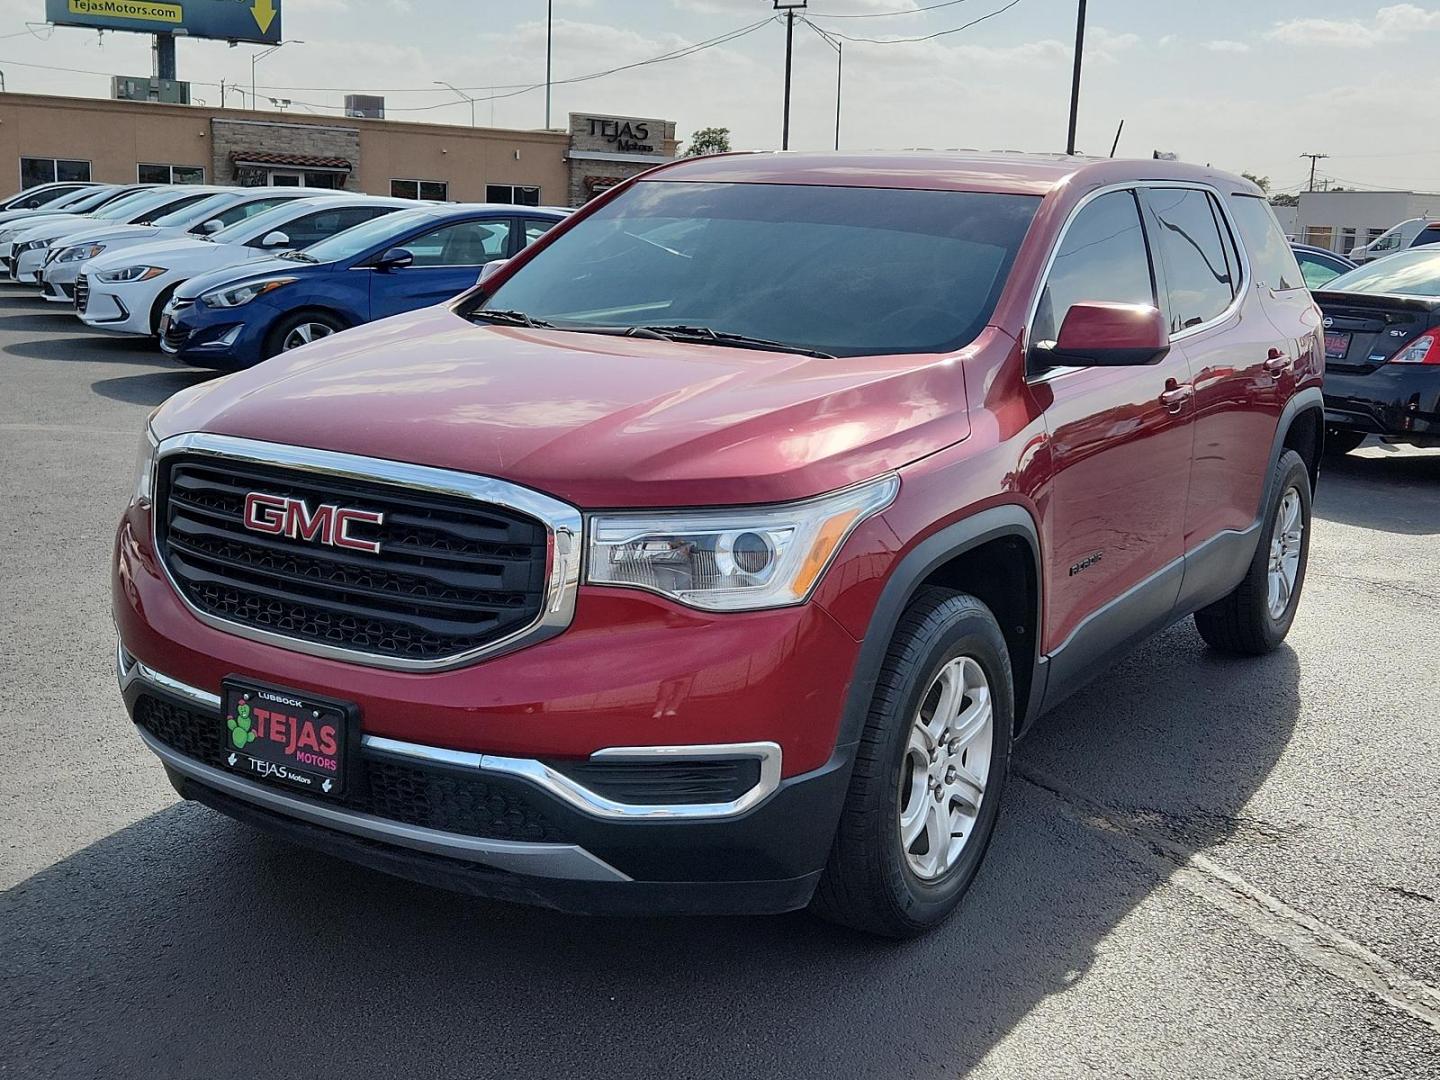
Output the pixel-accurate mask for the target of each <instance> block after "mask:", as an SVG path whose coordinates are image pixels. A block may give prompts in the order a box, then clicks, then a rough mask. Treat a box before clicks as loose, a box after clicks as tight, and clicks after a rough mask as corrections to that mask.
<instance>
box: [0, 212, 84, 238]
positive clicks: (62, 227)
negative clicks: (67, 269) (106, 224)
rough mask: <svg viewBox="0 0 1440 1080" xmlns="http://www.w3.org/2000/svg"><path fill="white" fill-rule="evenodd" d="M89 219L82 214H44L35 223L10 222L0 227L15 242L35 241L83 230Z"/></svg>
mask: <svg viewBox="0 0 1440 1080" xmlns="http://www.w3.org/2000/svg"><path fill="white" fill-rule="evenodd" d="M90 223H91V219H90V218H88V217H86V216H85V215H83V214H46V215H45V216H44V217H42V218H40V219H38V220H36V221H11V222H9V223H7V224H4V225H0V229H3V230H4V231H5V232H7V233H9V234H10V239H11V240H12V241H15V242H17V243H18V242H23V241H25V240H35V239H38V238H40V237H43V236H58V235H62V234H64V233H65V232H67V231H68V232H74V231H75V230H76V229H83V228H84V227H85V226H86V225H87V224H90Z"/></svg>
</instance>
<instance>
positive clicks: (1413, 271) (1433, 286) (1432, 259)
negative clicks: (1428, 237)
mask: <svg viewBox="0 0 1440 1080" xmlns="http://www.w3.org/2000/svg"><path fill="white" fill-rule="evenodd" d="M1325 291H1326V292H1354V293H1395V294H1399V295H1401V296H1440V252H1437V251H1435V250H1433V249H1430V248H1420V249H1419V250H1413V251H1402V252H1400V253H1399V254H1397V255H1390V256H1387V257H1386V258H1383V259H1379V260H1377V261H1375V262H1373V263H1367V264H1366V265H1364V266H1359V267H1356V268H1355V269H1354V270H1349V271H1347V272H1346V273H1343V274H1341V275H1340V276H1339V277H1337V278H1334V279H1333V280H1331V281H1329V282H1327V283H1326V285H1325Z"/></svg>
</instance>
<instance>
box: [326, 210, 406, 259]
mask: <svg viewBox="0 0 1440 1080" xmlns="http://www.w3.org/2000/svg"><path fill="white" fill-rule="evenodd" d="M432 216H433V214H432V213H431V212H430V211H428V210H401V211H398V212H397V213H394V214H386V215H384V216H383V217H378V218H372V219H371V220H369V221H366V222H363V223H362V224H360V225H356V226H354V227H353V228H350V229H346V230H345V231H344V232H339V233H336V234H335V235H334V236H331V237H327V238H326V239H324V240H321V241H320V242H319V243H317V244H311V245H310V246H309V247H308V248H306V249H305V254H306V255H309V256H310V258H312V259H314V260H315V261H316V262H322V263H330V262H339V261H341V260H342V259H353V258H354V257H355V256H356V255H359V254H360V253H361V252H363V251H368V250H370V249H371V248H372V247H374V246H375V245H376V244H383V243H384V242H385V239H386V238H387V237H390V236H395V235H397V234H400V233H404V232H405V231H406V230H408V229H409V228H410V227H411V226H412V225H418V224H420V223H421V222H423V221H425V220H426V219H428V218H430V217H432Z"/></svg>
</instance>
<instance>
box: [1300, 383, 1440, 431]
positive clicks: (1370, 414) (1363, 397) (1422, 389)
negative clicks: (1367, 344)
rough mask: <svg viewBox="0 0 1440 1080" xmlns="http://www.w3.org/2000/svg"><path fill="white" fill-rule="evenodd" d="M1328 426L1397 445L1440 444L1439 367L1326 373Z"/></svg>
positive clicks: (1326, 417) (1326, 420) (1326, 418)
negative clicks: (1381, 438)
mask: <svg viewBox="0 0 1440 1080" xmlns="http://www.w3.org/2000/svg"><path fill="white" fill-rule="evenodd" d="M1325 422H1326V423H1327V424H1330V425H1332V426H1334V427H1338V428H1346V429H1349V430H1354V431H1363V432H1365V433H1366V434H1368V435H1380V436H1382V437H1384V438H1387V439H1393V440H1395V441H1399V442H1414V443H1421V444H1434V443H1440V367H1436V366H1435V365H1433V364H1381V365H1380V366H1379V367H1377V368H1376V369H1375V370H1373V371H1370V372H1367V373H1365V374H1358V373H1346V372H1337V371H1333V370H1327V371H1326V372H1325Z"/></svg>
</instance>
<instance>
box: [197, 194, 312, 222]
mask: <svg viewBox="0 0 1440 1080" xmlns="http://www.w3.org/2000/svg"><path fill="white" fill-rule="evenodd" d="M287 202H294V199H293V198H292V197H291V196H289V195H276V196H274V197H273V198H270V199H256V200H255V201H254V202H248V203H240V204H239V205H238V206H230V207H226V208H225V209H224V210H222V211H220V213H218V214H216V215H215V216H214V217H213V218H207V219H206V220H210V221H218V222H220V224H221V225H234V224H235V223H236V222H237V221H244V220H246V219H247V218H252V217H254V216H255V215H256V214H263V213H264V212H265V211H266V210H270V209H273V208H274V207H277V206H281V205H283V204H284V203H287Z"/></svg>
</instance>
